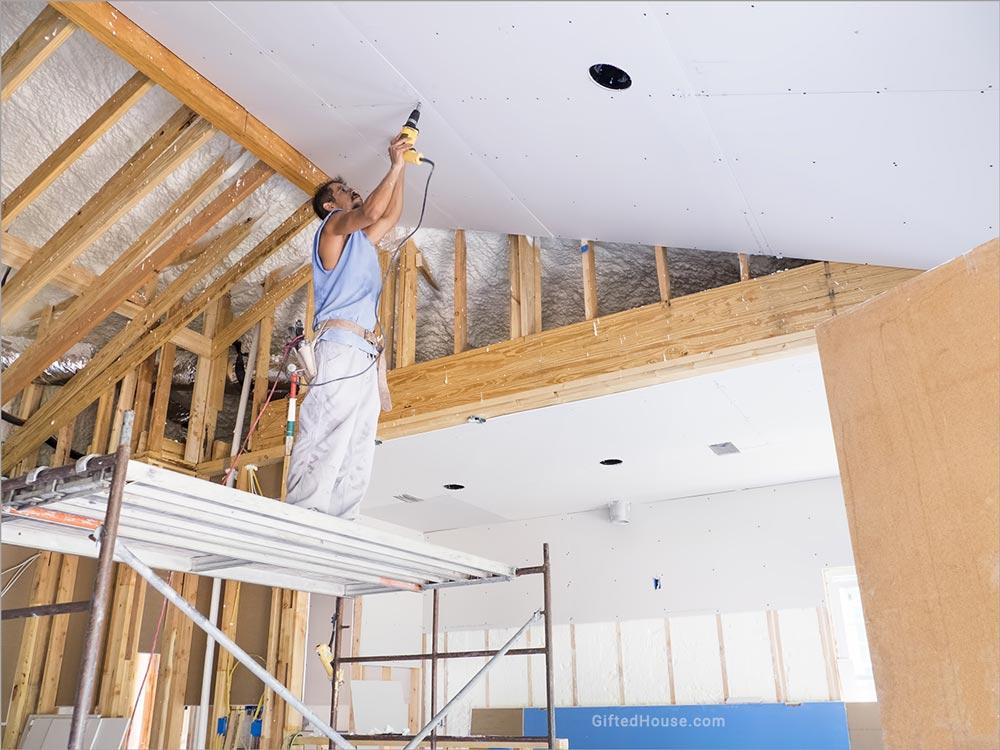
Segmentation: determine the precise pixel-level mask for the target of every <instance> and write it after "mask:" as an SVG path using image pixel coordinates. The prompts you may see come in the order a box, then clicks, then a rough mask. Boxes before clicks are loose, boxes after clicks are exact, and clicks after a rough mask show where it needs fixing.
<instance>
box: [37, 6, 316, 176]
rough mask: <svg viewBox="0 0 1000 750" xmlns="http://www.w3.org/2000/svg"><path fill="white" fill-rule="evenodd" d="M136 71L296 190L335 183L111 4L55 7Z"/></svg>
mask: <svg viewBox="0 0 1000 750" xmlns="http://www.w3.org/2000/svg"><path fill="white" fill-rule="evenodd" d="M49 4H50V5H51V6H52V7H54V8H56V9H57V10H59V11H60V12H62V13H63V14H64V15H65V16H66V17H67V18H69V19H70V20H72V21H73V23H75V24H77V25H78V26H79V27H80V28H82V29H84V30H85V31H87V32H88V33H90V34H91V35H93V36H94V37H95V38H96V39H97V40H98V41H100V42H102V43H103V44H104V45H105V46H107V47H108V48H109V49H111V50H112V51H113V52H115V53H116V54H117V55H118V56H119V57H121V58H122V59H124V60H125V61H126V62H127V63H129V64H130V65H131V66H132V67H134V68H135V69H136V70H138V71H140V72H142V73H145V74H146V75H147V76H149V78H150V79H151V80H153V81H155V82H156V83H158V84H159V85H160V86H162V87H163V88H164V89H166V90H167V91H169V92H170V93H171V94H173V95H174V96H175V97H177V99H178V100H179V101H181V102H183V103H184V104H186V105H187V106H189V107H191V109H193V110H194V111H196V112H199V113H200V114H201V115H202V116H204V117H205V119H207V120H208V121H209V122H211V123H212V125H214V126H215V127H216V128H217V129H218V130H220V131H221V132H223V133H225V134H226V135H228V136H229V137H230V138H232V139H233V140H234V141H236V142H237V143H239V144H240V145H242V146H244V147H246V148H247V149H249V150H250V151H251V152H252V153H253V154H254V155H255V156H257V158H258V159H261V160H263V161H265V162H267V163H268V164H270V165H271V166H272V167H273V168H274V170H275V171H276V172H277V173H278V174H280V175H281V176H282V177H284V178H285V179H287V180H288V181H289V182H291V183H292V184H293V185H295V186H296V187H298V188H300V189H302V190H304V191H305V192H307V193H310V194H312V192H313V191H314V190H315V189H316V188H317V187H318V186H319V185H321V184H322V183H324V182H326V181H327V180H329V179H330V178H329V177H328V176H327V175H326V173H324V172H323V171H322V170H321V169H320V168H319V167H317V166H316V165H315V164H313V163H312V162H311V161H309V160H308V159H307V158H306V157H304V156H303V155H302V154H301V153H299V152H298V151H296V150H295V149H294V148H293V147H292V146H290V145H289V144H288V143H286V142H285V141H284V140H283V139H282V138H281V137H279V136H278V135H277V134H276V133H275V132H274V131H273V130H271V129H270V128H268V127H267V126H266V125H264V124H263V123H262V122H261V121H260V120H258V119H257V118H256V117H254V116H253V115H252V114H250V112H248V111H247V110H246V109H244V108H243V107H242V106H240V105H239V104H238V103H237V102H236V101H235V100H234V99H233V98H232V97H230V96H228V95H227V94H226V93H225V92H223V91H222V90H221V89H219V88H218V87H217V86H215V85H213V84H212V83H211V82H210V81H208V80H207V79H206V78H204V77H203V76H202V75H200V74H199V73H198V72H197V71H195V70H194V69H193V68H191V66H189V65H188V64H187V63H185V62H184V61H183V60H181V59H180V58H179V57H177V55H175V54H174V53H172V52H171V51H170V50H168V49H167V48H166V47H164V46H163V45H162V44H160V43H159V42H158V41H156V40H155V39H154V38H153V37H152V36H150V35H149V34H147V33H146V32H145V31H143V30H142V29H141V28H139V26H137V25H136V24H135V23H133V22H132V21H131V20H130V19H129V18H128V17H127V16H125V15H123V14H122V13H121V11H119V10H116V9H115V8H113V7H112V6H111V5H110V4H109V3H106V2H88V3H81V2H50V3H49Z"/></svg>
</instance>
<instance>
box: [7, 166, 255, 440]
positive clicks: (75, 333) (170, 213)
mask: <svg viewBox="0 0 1000 750" xmlns="http://www.w3.org/2000/svg"><path fill="white" fill-rule="evenodd" d="M230 166H231V162H230V160H229V159H227V158H226V157H225V156H223V157H220V158H219V159H217V160H216V161H215V162H214V163H213V164H212V165H211V166H210V167H209V168H208V169H207V170H206V171H205V172H204V173H203V174H202V175H201V176H200V177H199V178H198V179H197V180H195V182H194V184H192V185H191V187H190V188H188V189H187V190H186V191H184V193H183V194H182V195H181V196H180V197H179V198H178V199H177V200H176V201H174V202H173V204H172V205H171V206H170V208H168V209H167V210H166V211H165V212H164V213H163V214H162V215H161V216H160V217H159V218H157V219H156V221H154V222H153V223H152V224H151V225H150V226H149V227H148V228H147V229H146V230H145V231H144V232H143V233H142V234H141V235H140V236H139V238H138V239H137V240H136V241H135V242H133V243H132V245H131V246H130V247H129V248H128V249H126V250H125V251H124V252H123V253H122V254H121V255H120V256H118V258H116V259H115V260H114V262H113V263H112V264H111V265H110V266H108V267H107V269H106V270H105V271H104V272H103V273H102V274H101V275H100V277H99V278H98V279H97V282H96V283H95V284H94V286H93V287H92V288H91V289H88V290H87V291H85V292H84V293H83V294H81V295H80V296H79V297H77V298H76V299H75V300H74V301H73V303H72V304H71V305H70V307H69V309H68V310H67V312H66V315H64V316H62V318H60V322H59V325H56V326H53V327H52V329H51V330H50V331H49V332H48V333H47V334H46V336H45V338H44V339H41V340H36V341H35V343H34V344H32V345H31V346H30V347H28V348H27V349H26V350H25V351H24V352H22V354H21V356H19V357H18V358H17V359H16V360H15V361H14V362H13V363H12V364H11V366H10V367H8V368H7V370H6V371H5V372H4V384H5V386H6V388H7V389H8V390H9V392H10V393H17V392H18V391H19V390H20V389H21V388H23V387H24V386H25V385H26V384H27V383H28V382H30V380H31V378H34V377H36V376H37V375H38V374H39V373H40V372H42V370H44V369H45V368H46V367H47V366H48V365H49V363H51V362H54V361H55V360H57V359H58V358H59V357H60V356H62V355H63V354H64V353H65V352H67V351H68V350H69V349H70V347H72V346H73V345H74V344H76V343H77V342H79V341H80V340H81V339H83V337H84V336H86V335H87V334H88V333H90V332H91V331H92V330H93V329H94V328H95V327H96V326H97V325H98V324H99V323H100V322H101V321H102V320H104V319H105V318H106V317H107V315H108V313H110V312H111V311H112V310H114V309H115V308H116V307H117V306H118V305H119V304H121V303H122V302H123V301H125V300H126V299H128V298H130V297H132V296H134V295H136V294H137V293H138V292H139V291H140V290H141V289H142V287H143V286H145V285H146V284H147V283H148V282H149V281H150V280H151V279H154V278H155V277H156V274H158V273H159V272H160V271H161V270H163V269H164V268H165V267H166V265H167V264H168V263H169V261H170V259H171V258H172V257H174V256H176V255H177V254H178V253H180V252H182V251H183V250H184V248H185V247H187V246H189V245H190V244H191V243H192V242H194V241H195V240H196V239H198V238H199V237H201V236H202V235H203V234H205V233H206V232H207V231H208V230H209V229H210V228H211V227H212V226H214V225H215V224H216V223H217V222H218V221H219V220H221V219H222V218H223V217H224V216H226V215H227V214H229V212H231V211H232V210H233V209H234V208H235V207H236V206H238V205H239V204H240V203H241V202H242V201H243V200H244V199H245V198H246V197H247V196H249V195H250V194H251V193H252V192H253V191H254V190H256V189H257V188H258V187H259V186H260V185H262V184H263V183H264V182H265V181H266V180H267V179H268V178H269V177H270V176H271V175H272V174H274V173H273V171H272V170H271V168H270V167H268V166H267V165H265V164H261V163H258V164H257V166H256V167H254V168H252V169H251V170H249V171H248V172H247V174H245V175H244V176H243V177H241V178H239V179H238V180H236V181H235V182H234V183H233V185H231V186H230V187H229V188H228V189H226V190H224V191H223V192H222V193H221V194H220V195H219V196H217V197H216V198H215V199H214V200H212V202H211V203H209V204H208V205H207V206H205V208H203V209H202V210H201V211H199V212H198V214H197V215H196V216H195V217H194V218H192V220H191V221H190V222H189V223H188V224H186V225H185V226H184V227H183V228H182V229H181V230H180V231H178V232H176V233H175V234H174V235H173V236H172V237H170V239H168V240H167V241H166V242H163V243H162V244H161V245H160V246H159V247H157V248H156V249H155V250H153V252H149V250H150V248H152V247H155V246H156V245H157V243H159V242H161V241H162V240H163V238H164V237H165V236H166V235H167V234H168V233H169V232H170V231H171V230H173V229H174V228H175V227H176V226H177V224H179V223H180V222H181V220H183V219H184V218H185V217H186V216H187V214H188V212H189V211H190V210H191V209H193V208H194V207H195V206H196V205H197V204H198V203H199V202H200V201H201V200H203V199H204V198H206V197H207V196H208V195H209V194H210V193H211V192H212V191H213V190H214V189H215V188H216V187H218V186H219V184H220V183H221V182H222V180H223V179H224V177H225V175H226V173H227V170H228V169H229V167H230ZM202 335H204V334H202ZM138 434H139V430H138V429H137V430H136V436H137V437H138Z"/></svg>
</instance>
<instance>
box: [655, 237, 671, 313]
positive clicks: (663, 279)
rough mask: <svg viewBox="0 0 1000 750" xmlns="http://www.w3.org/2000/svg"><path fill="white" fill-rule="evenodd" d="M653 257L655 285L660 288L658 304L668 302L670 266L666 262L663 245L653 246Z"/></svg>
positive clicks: (665, 250) (665, 249) (665, 252)
mask: <svg viewBox="0 0 1000 750" xmlns="http://www.w3.org/2000/svg"><path fill="white" fill-rule="evenodd" d="M653 257H654V258H655V259H656V283H657V285H658V286H659V287H660V302H669V301H670V266H669V264H668V262H667V248H665V247H664V246H663V245H654V246H653Z"/></svg>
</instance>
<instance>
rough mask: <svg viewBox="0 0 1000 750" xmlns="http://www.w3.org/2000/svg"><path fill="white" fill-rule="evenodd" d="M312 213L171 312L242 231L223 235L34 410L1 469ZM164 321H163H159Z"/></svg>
mask: <svg viewBox="0 0 1000 750" xmlns="http://www.w3.org/2000/svg"><path fill="white" fill-rule="evenodd" d="M310 211H311V206H310V202H309V201H306V202H305V203H303V204H302V205H301V206H300V207H299V208H298V209H297V210H296V211H295V212H293V213H292V215H291V216H289V217H288V218H287V219H285V221H283V222H282V223H281V224H280V225H279V226H278V227H277V228H276V229H274V230H273V231H272V232H271V233H270V234H268V235H267V237H265V238H264V239H263V240H261V241H260V242H258V243H257V245H256V246H255V247H254V248H253V249H252V250H250V252H248V253H246V255H244V256H243V257H242V258H240V259H239V260H238V261H237V262H236V263H234V264H233V265H231V266H229V267H228V268H226V270H225V271H223V272H222V273H221V274H220V275H219V276H218V277H217V278H216V279H215V280H214V281H212V282H211V283H210V284H209V285H208V287H207V288H206V289H205V290H204V291H203V292H202V293H201V294H199V295H198V296H197V297H195V298H194V299H193V300H191V301H190V302H186V303H185V304H183V305H178V306H177V307H176V308H175V307H174V306H175V305H177V303H178V302H181V301H182V300H183V297H184V295H185V294H186V293H187V292H188V291H189V290H190V289H191V288H192V287H193V286H194V285H195V284H197V283H198V282H200V281H203V280H204V278H205V276H206V275H207V274H208V272H209V270H210V269H211V268H213V267H214V266H215V264H216V263H218V262H219V260H220V259H221V258H225V257H226V256H227V255H228V254H229V252H230V251H231V249H232V248H231V246H230V247H227V246H226V243H227V242H228V240H227V239H225V238H227V237H229V236H230V235H231V234H232V233H233V232H235V231H240V229H239V228H240V226H241V225H237V226H236V227H231V228H230V229H229V230H227V231H226V232H225V233H224V234H223V235H221V236H220V237H219V239H218V240H217V242H218V244H217V245H216V250H214V251H213V252H211V253H208V252H206V253H205V254H204V255H202V256H199V257H198V259H197V260H195V261H194V262H192V263H191V265H190V266H189V267H188V268H186V269H185V270H184V272H183V273H181V275H180V276H178V277H177V279H176V280H175V281H174V282H173V283H172V284H170V285H169V286H168V287H167V288H166V289H164V290H163V291H162V292H161V293H160V294H158V295H157V297H156V298H155V299H154V300H153V301H152V302H150V304H149V305H147V306H146V307H145V308H143V312H142V315H139V316H137V317H135V318H134V319H132V320H130V321H129V322H128V323H127V324H126V325H125V327H124V328H123V329H122V330H121V331H119V332H118V334H116V335H115V337H114V338H112V339H111V340H110V341H109V342H108V343H107V344H105V345H104V346H103V347H102V348H101V349H100V350H98V352H97V353H96V354H95V355H94V357H93V358H92V359H91V360H90V362H88V363H87V365H86V366H85V367H84V368H83V369H82V370H80V371H79V372H77V373H76V375H74V376H73V378H72V379H71V380H70V381H69V382H68V383H67V384H66V385H64V386H63V387H62V388H60V389H59V393H57V394H56V395H55V396H54V397H53V398H52V399H50V400H49V401H48V402H46V403H45V404H44V405H43V406H42V407H41V408H40V409H39V410H38V412H37V413H36V414H35V415H34V416H33V417H32V419H31V420H29V423H26V424H25V425H24V426H23V427H21V428H20V429H19V430H18V431H17V433H16V434H15V435H13V436H12V437H11V438H10V439H9V440H8V441H7V445H6V446H5V448H6V450H5V451H4V461H5V462H6V463H5V464H4V465H5V466H9V465H12V464H13V462H14V461H19V460H21V459H22V458H24V457H25V456H27V455H29V454H30V452H31V450H32V448H33V447H35V446H37V445H39V444H41V442H42V441H43V440H44V439H45V438H46V437H47V436H48V435H49V434H51V432H52V430H53V429H58V428H59V427H61V426H62V425H63V424H65V423H66V422H67V421H69V420H70V419H71V418H72V417H74V416H76V415H77V414H79V412H80V410H82V409H84V408H86V407H87V406H88V405H89V404H90V403H91V402H92V400H93V394H94V393H100V392H101V391H103V390H104V389H106V388H109V387H110V386H112V385H113V384H114V383H115V382H117V381H118V380H119V379H120V378H121V377H123V376H124V375H125V373H126V372H128V370H130V369H131V368H133V367H135V366H136V365H137V364H138V363H139V362H141V361H142V360H143V359H145V358H146V357H148V356H149V355H150V354H152V353H153V352H155V351H156V350H157V349H159V348H160V347H161V346H163V345H164V344H165V343H167V342H168V341H170V339H171V338H172V336H173V335H174V334H175V333H176V331H178V330H179V329H180V328H182V327H184V326H186V325H187V324H188V323H190V322H191V321H192V320H194V318H196V317H197V316H198V315H200V314H201V313H202V311H203V310H204V309H205V307H206V306H207V305H208V303H209V302H210V301H211V300H213V299H215V298H216V297H218V296H219V295H221V294H225V293H226V292H227V291H229V290H230V289H232V287H233V285H234V284H235V283H236V282H237V281H238V280H239V279H240V278H242V277H243V276H244V275H246V274H247V273H249V272H251V271H252V270H254V269H255V268H257V267H258V266H259V265H260V264H261V263H263V262H264V261H266V260H267V259H268V258H270V257H271V256H272V255H273V254H274V253H275V252H276V251H277V250H279V249H280V248H281V247H282V246H283V245H284V244H285V243H286V242H288V241H289V240H290V239H291V238H292V237H294V236H295V235H297V234H298V233H299V232H300V231H301V230H302V229H303V228H304V227H305V226H306V225H307V224H309V223H311V222H312V221H313V220H314V219H315V214H311V215H310V213H309V212H310ZM164 316H166V317H165V319H163V320H160V319H161V318H163V317H164ZM255 322H256V321H255ZM154 324H155V327H154ZM234 340H235V337H234Z"/></svg>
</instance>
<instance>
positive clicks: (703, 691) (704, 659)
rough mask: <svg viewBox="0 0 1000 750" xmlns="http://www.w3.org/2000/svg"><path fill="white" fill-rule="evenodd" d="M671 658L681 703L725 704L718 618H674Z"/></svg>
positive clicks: (671, 627)
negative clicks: (723, 702) (716, 619)
mask: <svg viewBox="0 0 1000 750" xmlns="http://www.w3.org/2000/svg"><path fill="white" fill-rule="evenodd" d="M670 657H671V662H672V663H673V667H674V690H675V695H676V698H677V703H679V704H692V703H722V700H723V697H724V694H723V689H722V660H721V657H720V654H719V632H718V626H717V625H716V622H715V615H695V616H689V617H671V618H670Z"/></svg>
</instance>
